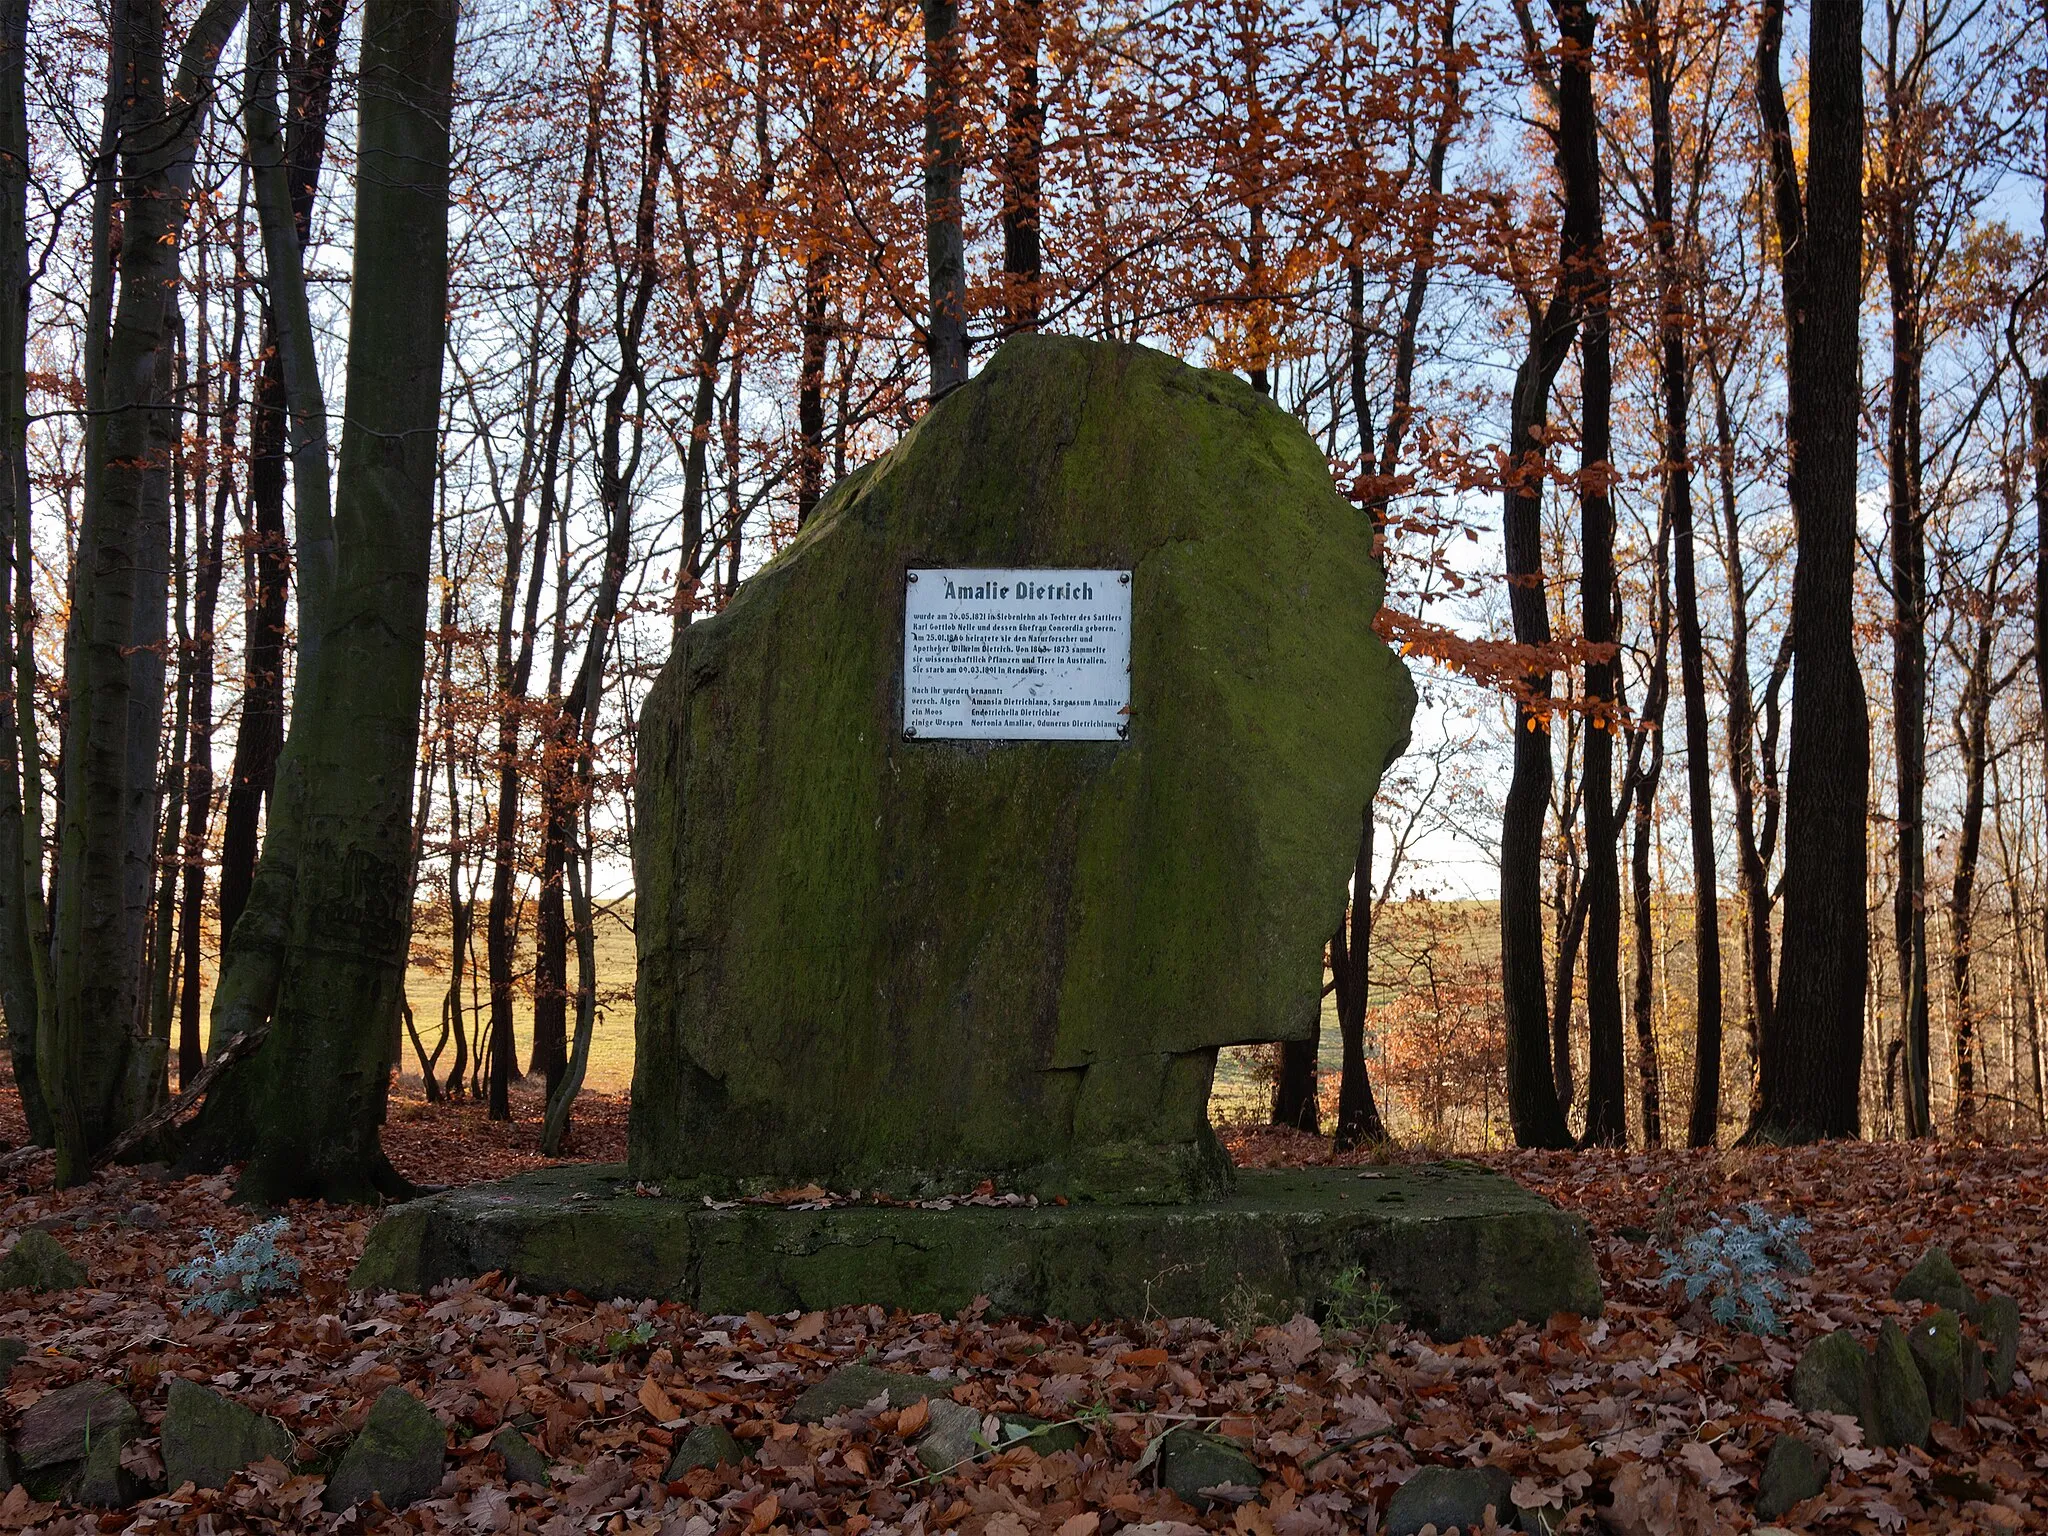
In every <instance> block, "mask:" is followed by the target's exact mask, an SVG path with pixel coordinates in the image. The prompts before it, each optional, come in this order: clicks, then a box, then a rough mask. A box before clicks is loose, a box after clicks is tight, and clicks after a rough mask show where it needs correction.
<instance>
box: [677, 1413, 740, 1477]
mask: <svg viewBox="0 0 2048 1536" xmlns="http://www.w3.org/2000/svg"><path fill="white" fill-rule="evenodd" d="M746 1455H747V1453H746V1452H745V1451H744V1450H742V1449H741V1447H740V1443H739V1441H737V1440H735V1439H733V1437H732V1431H731V1430H729V1429H727V1428H726V1427H725V1426H724V1425H723V1424H699V1425H697V1426H696V1428H694V1429H692V1430H691V1431H690V1432H689V1433H688V1434H687V1435H685V1436H683V1438H682V1439H680V1440H678V1441H677V1442H676V1449H675V1454H674V1455H672V1456H670V1457H669V1459H668V1471H666V1472H664V1473H663V1474H662V1481H664V1482H669V1483H673V1482H675V1481H676V1480H677V1479H678V1478H680V1477H681V1476H682V1475H683V1474H684V1473H685V1472H694V1471H695V1470H696V1469H697V1468H699V1467H735V1466H738V1465H739V1464H740V1462H742V1461H744V1460H745V1459H746Z"/></svg>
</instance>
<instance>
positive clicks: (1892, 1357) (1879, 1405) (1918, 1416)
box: [1863, 1318, 1934, 1446]
mask: <svg viewBox="0 0 2048 1536" xmlns="http://www.w3.org/2000/svg"><path fill="white" fill-rule="evenodd" d="M1876 1357H1877V1358H1876V1372H1875V1383H1874V1385H1875V1389H1876V1401H1875V1403H1874V1405H1873V1408H1874V1412H1873V1416H1872V1418H1871V1419H1870V1420H1866V1421H1865V1422H1864V1425H1863V1430H1864V1438H1865V1439H1867V1440H1868V1441H1869V1442H1870V1444H1872V1445H1874V1446H1891V1445H1925V1444H1926V1443H1927V1431H1928V1430H1929V1428H1930V1427H1932V1424H1933V1420H1934V1414H1933V1410H1932V1408H1931V1407H1930V1405H1929V1403H1928V1400H1927V1383H1926V1381H1925V1380H1923V1379H1922V1377H1921V1375H1920V1367H1919V1365H1918V1364H1917V1363H1916V1362H1915V1360H1914V1358H1913V1346H1912V1345H1911V1344H1910V1343H1909V1342H1908V1341H1907V1339H1906V1335H1905V1334H1904V1333H1902V1332H1901V1331H1900V1329H1899V1325H1898V1324H1897V1323H1895V1322H1893V1321H1892V1320H1891V1319H1890V1318H1886V1319H1885V1320H1884V1322H1883V1323H1882V1324H1881V1325H1880V1326H1879V1327H1878V1330H1877V1351H1876Z"/></svg>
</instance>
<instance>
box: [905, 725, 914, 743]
mask: <svg viewBox="0 0 2048 1536" xmlns="http://www.w3.org/2000/svg"><path fill="white" fill-rule="evenodd" d="M903 739H904V740H905V741H915V740H917V727H916V726H914V725H906V726H905V727H903Z"/></svg>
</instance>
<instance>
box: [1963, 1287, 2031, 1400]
mask: <svg viewBox="0 0 2048 1536" xmlns="http://www.w3.org/2000/svg"><path fill="white" fill-rule="evenodd" d="M1974 1321H1975V1322H1976V1324H1977V1331H1978V1332H1979V1333H1980V1334H1982V1335H1983V1336H1984V1369H1985V1375H1986V1382H1985V1386H1986V1390H1987V1391H1988V1392H1989V1393H1990V1395H1991V1396H1993V1397H2003V1396H2005V1394H2006V1393H2008V1392H2010V1391H2011V1390H2012V1372H2013V1367H2014V1366H2015V1365H2017V1364H2018V1363H2019V1356H2020V1304H2019V1303H2018V1302H2017V1301H2014V1300H2013V1299H2012V1297H2010V1296H1996V1295H1993V1296H1986V1297H1985V1298H1984V1299H1983V1300H1982V1301H1980V1302H1979V1303H1978V1304H1977V1311H1976V1314H1975V1317H1974Z"/></svg>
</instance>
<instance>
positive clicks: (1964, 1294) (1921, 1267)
mask: <svg viewBox="0 0 2048 1536" xmlns="http://www.w3.org/2000/svg"><path fill="white" fill-rule="evenodd" d="M1892 1300H1893V1301H1929V1302H1932V1303H1934V1305H1935V1306H1937V1307H1947V1308H1948V1309H1949V1311H1951V1312H1953V1313H1955V1314H1956V1316H1958V1317H1968V1316H1969V1315H1970V1313H1971V1311H1972V1310H1973V1309H1974V1308H1975V1307H1976V1304H1977V1298H1976V1297H1975V1296H1973V1295H1971V1294H1970V1287H1969V1286H1968V1285H1967V1284H1966V1283H1965V1282H1964V1280H1963V1277H1962V1274H1961V1272H1960V1271H1958V1270H1957V1268H1956V1266H1955V1261H1954V1260H1953V1259H1951V1258H1950V1257H1949V1256H1948V1250H1947V1249H1946V1248H1930V1249H1928V1250H1927V1251H1926V1252H1925V1253H1923V1254H1922V1255H1920V1261H1919V1262H1918V1263H1917V1264H1915V1265H1914V1266H1913V1267H1912V1268H1911V1269H1909V1270H1907V1271H1906V1273H1905V1275H1904V1276H1903V1277H1902V1278H1901V1279H1900V1281H1899V1283H1898V1284H1897V1285H1895V1286H1893V1287H1892Z"/></svg>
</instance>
